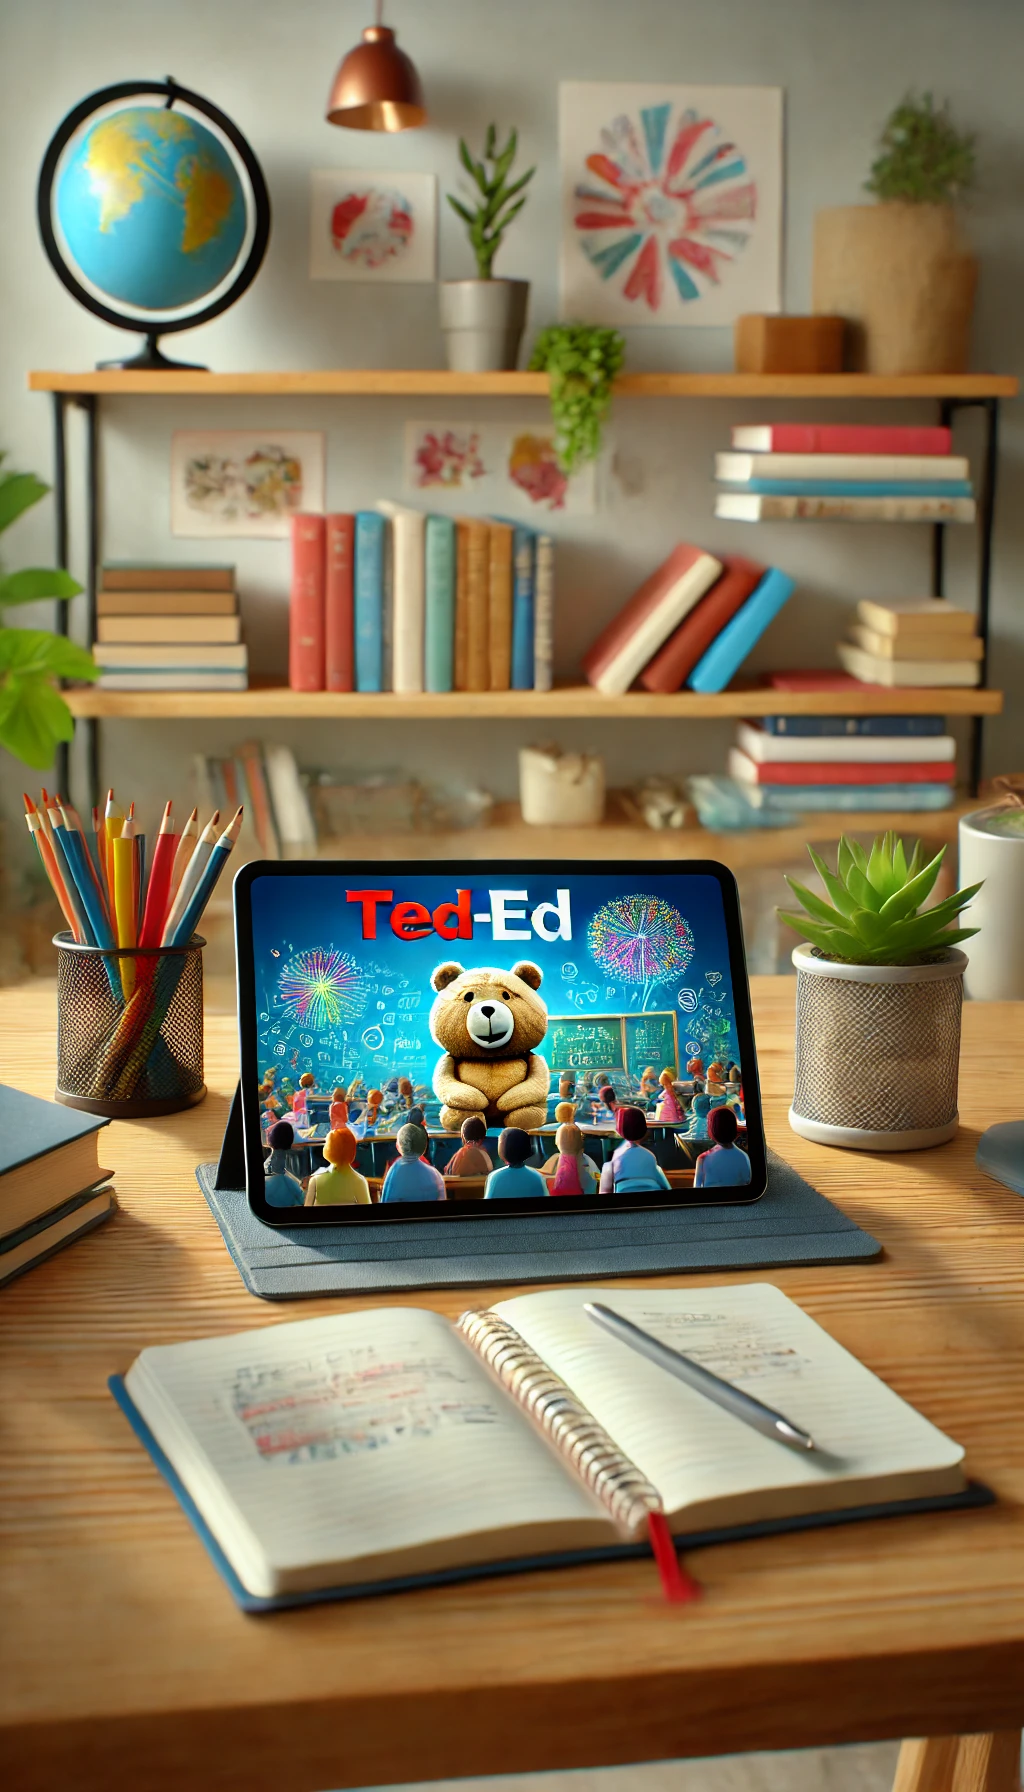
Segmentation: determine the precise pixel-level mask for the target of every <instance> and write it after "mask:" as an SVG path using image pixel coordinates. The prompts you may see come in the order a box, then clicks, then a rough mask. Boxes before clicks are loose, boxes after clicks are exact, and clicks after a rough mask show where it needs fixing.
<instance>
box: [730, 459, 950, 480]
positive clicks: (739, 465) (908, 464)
mask: <svg viewBox="0 0 1024 1792" xmlns="http://www.w3.org/2000/svg"><path fill="white" fill-rule="evenodd" d="M970 476H971V469H970V463H969V461H968V460H967V458H966V456H965V455H963V454H945V455H938V454H920V455H918V454H716V455H715V478H716V479H724V480H727V481H740V482H745V481H746V480H748V479H782V480H789V479H813V480H822V479H825V480H842V481H845V482H851V481H852V482H854V483H860V482H863V481H868V482H870V483H873V484H877V483H879V482H883V483H885V484H902V483H903V482H904V481H905V480H911V481H914V480H925V481H929V482H935V481H939V482H942V483H945V482H946V481H948V480H955V481H960V482H963V481H964V480H969V479H970Z"/></svg>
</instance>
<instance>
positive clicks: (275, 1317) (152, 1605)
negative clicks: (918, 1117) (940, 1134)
mask: <svg viewBox="0 0 1024 1792" xmlns="http://www.w3.org/2000/svg"><path fill="white" fill-rule="evenodd" d="M793 996H794V985H793V983H792V981H788V980H784V979H774V978H761V979H756V978H755V979H754V1013H755V1022H756V1028H757V1037H758V1042H759V1057H760V1064H761V1072H762V1077H763V1082H764V1089H765V1098H766V1100H765V1106H766V1114H767V1123H768V1133H769V1138H770V1139H771V1140H772V1141H773V1142H774V1143H775V1144H776V1146H778V1147H779V1148H780V1149H781V1150H782V1151H783V1152H784V1154H785V1155H786V1156H787V1157H788V1158H790V1159H791V1161H792V1162H793V1163H794V1164H795V1165H796V1166H797V1167H798V1168H799V1169H800V1170H801V1171H803V1173H804V1174H805V1175H807V1176H808V1177H809V1178H810V1179H811V1180H812V1181H813V1182H814V1183H815V1185H816V1186H817V1187H818V1188H820V1189H821V1190H822V1191H823V1192H824V1193H825V1194H827V1195H829V1196H830V1197H831V1198H832V1199H834V1200H836V1201H838V1202H839V1204H840V1205H841V1206H842V1207H843V1208H844V1209H845V1210H846V1211H847V1212H848V1213H849V1214H850V1215H851V1216H852V1217H853V1218H854V1219H855V1220H857V1221H858V1222H859V1224H861V1225H862V1226H865V1227H866V1228H867V1229H868V1231H870V1232H873V1233H874V1234H875V1235H876V1236H877V1237H879V1238H880V1239H881V1240H882V1241H883V1243H884V1246H885V1255H884V1258H883V1260H882V1261H880V1262H878V1263H871V1264H865V1265H844V1266H842V1267H836V1268H826V1269H784V1270H780V1271H777V1272H776V1273H775V1274H774V1275H773V1277H772V1280H773V1281H775V1282H777V1283H778V1284H779V1286H781V1287H782V1288H784V1289H785V1290H786V1292H787V1293H788V1294H790V1295H792V1296H793V1297H794V1298H795V1299H797V1300H799V1301H800V1302H801V1303H802V1304H803V1305H804V1306H805V1307H806V1308H807V1309H808V1311H809V1312H811V1313H812V1314H813V1315H814V1317H815V1318H816V1319H818V1320H820V1321H821V1323H822V1324H824V1325H825V1326H826V1327H827V1328H828V1329H829V1330H830V1331H831V1332H832V1333H833V1334H834V1335H835V1336H836V1337H837V1338H839V1340H840V1341H841V1342H842V1343H843V1344H845V1345H846V1346H847V1347H848V1348H849V1349H851V1350H853V1351H855V1352H856V1353H857V1355H858V1356H860V1357H862V1358H863V1360H864V1361H865V1362H866V1363H868V1364H869V1365H870V1367H871V1368H872V1369H874V1370H876V1371H877V1373H878V1374H880V1375H882V1376H884V1377H885V1379H886V1380H887V1381H889V1382H890V1383H891V1384H892V1385H893V1386H894V1387H895V1388H896V1389H897V1390H898V1391H899V1393H901V1394H902V1395H904V1396H905V1397H906V1398H907V1399H908V1400H911V1401H913V1402H914V1404H915V1405H918V1406H920V1407H921V1408H922V1410H923V1411H924V1412H925V1413H927V1415H928V1417H929V1418H931V1419H933V1420H934V1421H935V1423H936V1424H938V1425H940V1426H942V1427H943V1429H945V1430H947V1431H948V1432H950V1433H951V1434H952V1435H953V1436H954V1437H956V1438H957V1439H959V1441H960V1442H962V1443H963V1444H965V1445H966V1447H967V1459H968V1466H969V1468H970V1470H971V1472H972V1473H973V1474H974V1475H975V1476H977V1477H979V1478H980V1479H982V1480H984V1481H987V1482H988V1483H989V1484H990V1486H992V1487H993V1488H994V1489H995V1491H996V1493H997V1494H998V1496H999V1504H998V1505H997V1506H996V1507H994V1508H992V1509H990V1510H985V1511H977V1512H969V1513H959V1514H932V1515H929V1516H922V1517H916V1518H901V1519H896V1520H892V1521H889V1522H887V1523H882V1524H873V1525H861V1526H850V1527H848V1528H845V1529H840V1530H835V1531H822V1532H817V1533H804V1534H803V1535H793V1536H789V1537H779V1538H772V1539H765V1540H762V1541H758V1542H754V1543H743V1544H733V1545H728V1546H723V1547H720V1548H717V1549H712V1550H706V1551H703V1552H701V1553H700V1555H699V1556H697V1557H695V1558H694V1565H695V1567H696V1568H697V1571H698V1573H699V1575H700V1578H701V1580H702V1582H703V1583H704V1586H705V1588H706V1595H705V1598H704V1600H703V1602H702V1603H701V1604H700V1605H699V1606H696V1607H687V1608H682V1609H679V1608H671V1607H668V1606H665V1605H662V1604H660V1603H659V1602H658V1601H657V1600H656V1599H655V1598H654V1591H653V1576H652V1571H651V1569H650V1567H649V1566H648V1565H647V1564H643V1563H632V1562H631V1563H614V1564H604V1565H601V1566H595V1567H592V1568H586V1569H575V1570H570V1571H565V1572H561V1573H548V1574H533V1575H527V1576H523V1577H520V1578H517V1579H513V1580H511V1581H504V1582H487V1581H481V1582H478V1583H475V1584H470V1585H467V1586H459V1587H454V1588H449V1589H440V1590H436V1591H431V1592H420V1593H415V1594H406V1595H402V1596H399V1597H395V1598H390V1599H380V1600H366V1601H360V1602H357V1603H353V1604H347V1605H335V1606H324V1607H320V1608H317V1609H313V1610H307V1611H300V1612H290V1613H284V1614H281V1615H279V1616H277V1617H272V1618H251V1617H249V1618H247V1617H243V1616H242V1615H241V1614H240V1613H239V1612H238V1611H237V1610H236V1608H235V1606H234V1604H233V1602H232V1600H231V1598H230V1596H229V1595H228V1593H227V1591H226V1589H225V1588H224V1587H223V1586H222V1584H221V1582H220V1580H219V1578H218V1577H217V1575H216V1574H215V1572H214V1570H213V1569H212V1567H211V1566H210V1564H209V1562H208V1561H207V1558H206V1556H205V1554H204V1552H203V1550H202V1549H201V1547H200V1545H199V1544H198V1542H197V1541H196V1539H195V1537H194V1536H193V1534H192V1532H191V1530H190V1529H189V1527H188V1525H187V1524H186V1521H185V1520H184V1518H183V1517H182V1515H181V1513H180V1512H179V1510H178V1508H177V1506H176V1504H175V1503H174V1501H173V1500H172V1498H171V1496H170V1494H169V1493H168V1492H167V1490H166V1489H165V1487H164V1486H163V1483H162V1482H161V1481H160V1480H159V1479H158V1478H157V1476H156V1474H155V1472H154V1470H153V1468H152V1466H151V1464H150V1462H149V1460H148V1459H147V1458H146V1457H145V1456H144V1454H143V1452H142V1451H141V1450H140V1448H139V1447H138V1445H137V1444H136V1442H135V1440H134V1439H133V1438H132V1436H131V1434H130V1433H129V1431H128V1428H127V1426H126V1425H125V1422H124V1420H123V1418H122V1417H121V1415H120V1413H119V1412H118V1411H117V1409H116V1407H115V1406H114V1403H113V1401H112V1400H111V1399H110V1397H109V1395H108V1394H107V1391H106V1386H105V1382H106V1377H107V1375H108V1374H110V1373H111V1371H113V1370H124V1369H126V1368H127V1367H128V1365H129V1363H130V1362H131V1361H132V1359H133V1357H134V1356H135V1355H136V1353H137V1352H138V1351H139V1350H140V1349H142V1347H143V1346H144V1345H146V1344H156V1343H165V1342H171V1341H177V1340H179V1339H185V1338H192V1337H199V1336H203V1335H206V1334H212V1333H218V1332H227V1331H234V1330H239V1329H242V1328H245V1327H249V1326H257V1325H278V1324H281V1323H282V1321H284V1320H288V1319H291V1318H295V1317H298V1316H300V1315H299V1313H298V1312H297V1311H296V1310H295V1309H292V1308H288V1307H280V1306H278V1307H273V1306H268V1305H266V1304H263V1303H261V1302H259V1301H257V1300H255V1299H252V1298H251V1297H250V1296H248V1295H247V1294H246V1293H245V1291H244V1290H243V1288H242V1284H241V1282H240V1281H239V1279H238V1276H237V1274H236V1272H235V1270H234V1269H233V1268H232V1266H231V1263H230V1262H229V1260H228V1257H227V1253H226V1252H225V1250H224V1247H223V1245H222V1243H221V1240H220V1237H219V1234H218V1232H217V1230H216V1227H215V1226H214V1224H213V1221H212V1219H211V1218H210V1215H209V1213H208V1211H207V1209H206V1205H205V1203H204V1201H203V1199H202V1197H201V1196H200V1194H199V1192H198V1190H197V1188H196V1185H195V1182H194V1180H193V1175H192V1171H193V1166H194V1165H195V1163H196V1162H197V1161H198V1160H199V1159H201V1158H209V1157H213V1156H215V1155H216V1150H217V1145H218V1142H219V1137H220V1132H221V1128H222V1125H223V1121H224V1118H225V1114H226V1109H227V1097H228V1093H229V1090H230V1087H231V1084H232V1081H233V1074H234V1073H233V1050H234V1047H233V1023H232V1021H231V1019H229V1018H227V1017H225V1018H219V1017H218V1018H215V1019H212V1020H211V1021H210V1023H209V1027H208V1048H207V1080H208V1082H209V1085H210V1089H211V1091H212V1093H211V1095H210V1097H209V1098H208V1099H207V1101H206V1102H205V1103H204V1104H203V1105H202V1106H201V1107H199V1108H196V1109H193V1110H192V1111H191V1112H190V1113H187V1114H182V1115H177V1116H174V1117H173V1118H171V1119H167V1120H152V1121H139V1122H135V1123H134V1124H132V1125H128V1124H120V1123H119V1124H118V1125H115V1126H113V1127H111V1128H110V1129H109V1130H108V1131H107V1132H106V1133H105V1134H104V1135H103V1142H104V1151H103V1153H102V1156H103V1158H105V1159H106V1161H108V1162H109V1163H110V1164H112V1165H113V1167H114V1168H115V1170H116V1172H117V1176H116V1182H117V1191H118V1199H119V1201H120V1203H121V1208H122V1211H121V1212H120V1213H118V1214H117V1215H116V1216H115V1218H114V1219H113V1220H112V1221H111V1222H110V1223H109V1224H108V1225H107V1226H106V1227H104V1228H102V1229H101V1230H100V1231H99V1232H97V1233H95V1234H94V1235H93V1236H91V1237H89V1238H86V1239H84V1240H82V1241H81V1242H80V1243H78V1244H76V1245H74V1246H73V1247H72V1248H71V1249H69V1250H68V1251H66V1252H64V1253H63V1254H62V1255H60V1256H58V1257H56V1258H54V1259H53V1260H51V1261H50V1262H48V1263H46V1264H44V1265H42V1266H41V1267H40V1268H39V1269H37V1270H34V1271H33V1272H32V1273H31V1274H30V1275H27V1276H25V1277H24V1278H23V1279H22V1280H20V1281H19V1282H17V1283H15V1284H13V1285H12V1286H11V1287H10V1288H8V1289H6V1290H5V1291H4V1293H3V1295H2V1296H0V1328H2V1342H0V1370H2V1374H3V1405H2V1407H0V1414H2V1423H3V1430H4V1432H5V1434H6V1436H5V1441H4V1443H3V1446H2V1450H0V1475H2V1481H3V1513H2V1528H0V1560H2V1570H0V1575H2V1578H0V1602H2V1603H0V1609H2V1611H3V1613H4V1619H3V1620H2V1622H0V1630H2V1639H3V1640H2V1647H3V1650H4V1659H3V1663H2V1666H0V1712H2V1716H0V1723H2V1725H3V1740H2V1741H0V1754H2V1755H3V1756H4V1758H5V1759H6V1760H7V1762H8V1763H9V1767H8V1784H10V1785H11V1786H12V1787H17V1789H18V1792H22V1789H23V1788H35V1787H39V1788H41V1789H42V1788H46V1792H51V1789H52V1787H53V1786H55V1785H58V1784H61V1783H66V1784H73V1785H74V1786H75V1787H76V1789H81V1788H92V1787H96V1788H100V1787H103V1788H106V1787H108V1786H109V1785H111V1784H116V1783H122V1784H125V1785H143V1784H144V1785H145V1786H146V1788H147V1792H151V1789H156V1792H163V1788H167V1789H168V1792H170V1788H172V1787H173V1788H174V1789H175V1792H180V1788H181V1786H182V1785H184V1784H187V1785H188V1786H189V1787H190V1792H205V1789H206V1788H214V1787H216V1788H217V1789H218V1792H220V1789H223V1788H239V1789H241V1788H243V1787H244V1788H245V1789H246V1792H271V1788H273V1792H322V1789H323V1788H324V1787H328V1786H334V1787H336V1786H345V1785H348V1786H363V1785H367V1784H371V1783H374V1782H376V1783H388V1782H395V1781H402V1780H416V1779H428V1778H433V1777H441V1776H444V1777H454V1776H456V1775H463V1774H471V1773H486V1772H500V1771H504V1772H511V1771H519V1770H526V1769H530V1768H555V1767H579V1766H585V1765H588V1764H598V1763H611V1762H617V1761H633V1760H643V1759H658V1758H665V1757H669V1756H679V1755H699V1754H712V1753H719V1752H724V1751H730V1750H744V1749H755V1748H782V1747H803V1746H811V1745H814V1744H821V1743H828V1742H836V1741H841V1740H857V1739H866V1738H871V1737H885V1736H907V1735H929V1734H940V1733H949V1732H955V1731H988V1730H1005V1729H1010V1728H1013V1727H1015V1726H1018V1725H1020V1723H1021V1720H1022V1718H1024V1511H1022V1502H1024V1418H1022V1415H1024V1203H1022V1201H1021V1199H1020V1197H1019V1196H1016V1195H1013V1194H1011V1193H1010V1192H1009V1191H1008V1190H1006V1189H1004V1188H1002V1187H1000V1186H999V1185H998V1184H996V1183H993V1182H991V1181H989V1180H988V1179H987V1178H986V1177H984V1176H983V1175H981V1174H980V1173H979V1172H978V1171H977V1170H975V1168H974V1165H973V1157H974V1150H975V1146H976V1143H977V1137H978V1132H979V1131H980V1130H981V1129H982V1128H983V1127H985V1126H986V1125H988V1124H989V1123H990V1122H992V1121H996V1120H1007V1119H1011V1118H1016V1117H1019V1115H1020V1113H1021V1111H1022V1107H1024V1077H1022V1076H1021V1066H1022V1064H1024V1005H1022V1006H1011V1005H1009V1004H1006V1005H998V1006H997V1005H975V1006H968V1007H967V1008H966V1009H965V1012H964V1052H963V1058H962V1078H961V1111H962V1115H963V1121H964V1124H963V1128H962V1130H961V1133H960V1136H959V1138H958V1139H957V1140H956V1141H955V1142H954V1143H953V1144H951V1145H948V1146H945V1147H943V1148H942V1149H940V1150H936V1151H923V1152H915V1153H908V1154H907V1155H905V1156H895V1155H894V1156H891V1157H889V1158H880V1157H875V1158H868V1157H862V1156H860V1155H859V1154H856V1153H853V1152H850V1153H845V1152H842V1151H829V1150H827V1149H825V1148H824V1147H820V1146H815V1145H811V1144H809V1143H806V1142H805V1141H803V1140H801V1139H798V1138H797V1137H795V1135H794V1134H792V1133H791V1132H790V1131H789V1129H788V1127H787V1125H786V1118H785V1116H786V1107H787V1104H788V1101H789V1096H790V1091H791V1087H792V1084H791V1075H792V1065H791V1048H790V1042H791V1038H792V1013H793ZM53 1016H54V995H53V990H52V987H51V986H49V985H44V986H35V987H31V986H30V987H28V988H25V987H23V988H19V989H16V990H10V991H5V992H3V994H2V996H0V1078H2V1079H3V1080H4V1081H7V1082H11V1083H15V1084H18V1085H20V1086H21V1087H24V1088H27V1089H30V1090H31V1091H32V1092H34V1093H35V1094H39V1095H47V1094H49V1093H50V1092H51V1090H52V1087H53V1071H54V1049H53V1035H52V1026H53ZM674 1279H675V1278H671V1277H666V1278H661V1279H660V1280H661V1281H662V1283H663V1284H664V1283H665V1282H671V1281H672V1280H674ZM703 1279H704V1280H708V1279H709V1278H703ZM710 1279H711V1280H712V1281H716V1282H722V1281H739V1280H743V1279H745V1278H744V1277H743V1276H740V1275H735V1274H733V1275H728V1276H725V1275H721V1274H719V1275H715V1276H713V1277H712V1278H710ZM496 1292H497V1291H496ZM501 1292H502V1293H503V1294H507V1290H502V1291H501ZM410 1298H412V1299H414V1300H418V1301H420V1302H421V1303H422V1304H429V1305H431V1306H433V1307H436V1308H437V1309H439V1310H441V1311H444V1312H449V1313H455V1312H456V1311H457V1309H458V1308H460V1307H461V1306H462V1305H464V1304H465V1297H464V1295H462V1294H459V1293H452V1294H451V1295H446V1294H445V1293H443V1292H442V1293H430V1294H426V1295H421V1296H416V1297H410ZM481 1298H482V1299H483V1300H486V1299H488V1298H489V1295H488V1294H487V1293H486V1291H485V1292H484V1293H483V1295H482V1297H481ZM362 1304H370V1303H366V1302H362V1301H355V1300H352V1301H342V1300H331V1301H322V1302H319V1303H314V1302H309V1301H306V1302H303V1303H302V1306H301V1316H302V1317H310V1316H312V1315H314V1314H316V1313H321V1312H327V1311H331V1310H335V1309H337V1308H339V1307H342V1306H356V1305H362ZM15 1612H16V1613H17V1614H18V1616H17V1621H16V1622H13V1621H12V1615H13V1614H14V1613H15Z"/></svg>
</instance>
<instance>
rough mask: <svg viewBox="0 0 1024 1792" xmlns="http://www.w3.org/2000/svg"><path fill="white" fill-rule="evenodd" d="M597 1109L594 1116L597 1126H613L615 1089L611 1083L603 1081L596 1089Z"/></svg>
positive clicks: (615, 1108)
mask: <svg viewBox="0 0 1024 1792" xmlns="http://www.w3.org/2000/svg"><path fill="white" fill-rule="evenodd" d="M597 1095H598V1104H599V1105H598V1109H597V1114H596V1116H595V1118H596V1123H597V1125H598V1126H614V1125H615V1115H616V1112H617V1107H616V1101H615V1090H614V1089H613V1088H612V1086H611V1083H609V1082H604V1083H602V1084H601V1086H600V1088H599V1089H598V1091H597Z"/></svg>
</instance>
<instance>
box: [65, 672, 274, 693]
mask: <svg viewBox="0 0 1024 1792" xmlns="http://www.w3.org/2000/svg"><path fill="white" fill-rule="evenodd" d="M248 688H249V674H248V673H247V672H189V671H187V670H186V669H185V668H184V667H181V668H179V669H178V670H177V671H168V672H146V671H132V672H101V674H100V676H99V678H98V679H97V680H96V689H97V690H98V691H247V690H248Z"/></svg>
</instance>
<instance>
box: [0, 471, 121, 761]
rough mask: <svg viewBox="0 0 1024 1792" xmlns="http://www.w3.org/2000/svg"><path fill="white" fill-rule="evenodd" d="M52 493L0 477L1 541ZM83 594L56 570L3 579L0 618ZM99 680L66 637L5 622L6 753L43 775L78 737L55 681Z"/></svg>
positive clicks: (18, 477)
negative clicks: (43, 601) (24, 607)
mask: <svg viewBox="0 0 1024 1792" xmlns="http://www.w3.org/2000/svg"><path fill="white" fill-rule="evenodd" d="M2 459H3V455H0V460H2ZM49 489H50V488H49V486H48V485H44V484H43V482H42V480H41V479H37V478H36V476H35V474H34V473H2V472H0V534H2V533H3V531H4V530H5V529H9V528H10V526H11V524H12V523H14V522H16V521H17V519H18V517H20V516H22V515H23V514H24V512H25V511H26V510H30V509H31V507H32V505H33V504H38V502H39V500H40V498H45V496H46V494H47V492H48V491H49ZM81 589H82V587H81V585H80V584H79V583H78V581H77V579H73V578H72V577H71V575H70V573H66V572H62V571H60V570H59V568H56V567H41V566H30V567H25V568H24V569H23V570H22V571H21V572H9V573H7V574H0V618H2V616H3V613H4V612H5V611H7V610H10V609H14V608H15V607H16V605H18V604H32V603H36V602H37V601H38V600H39V599H40V598H49V597H55V598H58V599H59V600H62V601H63V600H65V599H67V598H69V597H77V595H78V593H79V592H80V591H81ZM96 677H98V672H97V668H96V665H95V663H94V661H93V658H92V655H91V654H90V653H87V652H86V650H85V648H84V647H79V646H77V645H76V643H75V642H74V641H69V640H68V639H67V638H66V636H64V635H53V634H51V633H50V632H49V630H48V629H43V628H7V627H6V626H5V625H4V623H3V622H2V620H0V746H2V747H6V749H7V751H8V752H9V753H12V754H13V755H14V757H15V758H16V759H20V760H21V761H22V762H23V764H25V765H30V766H32V767H33V769H34V770H36V771H45V770H46V768H47V767H48V766H51V765H52V764H53V760H54V753H55V751H56V748H57V745H58V743H59V742H60V741H65V740H70V739H71V736H72V734H73V733H74V731H75V723H74V718H73V716H72V714H71V711H70V710H69V708H68V706H67V704H66V703H65V701H64V699H63V697H62V696H61V694H60V692H59V690H58V689H57V680H58V679H59V678H78V679H88V680H91V679H95V678H96Z"/></svg>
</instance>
